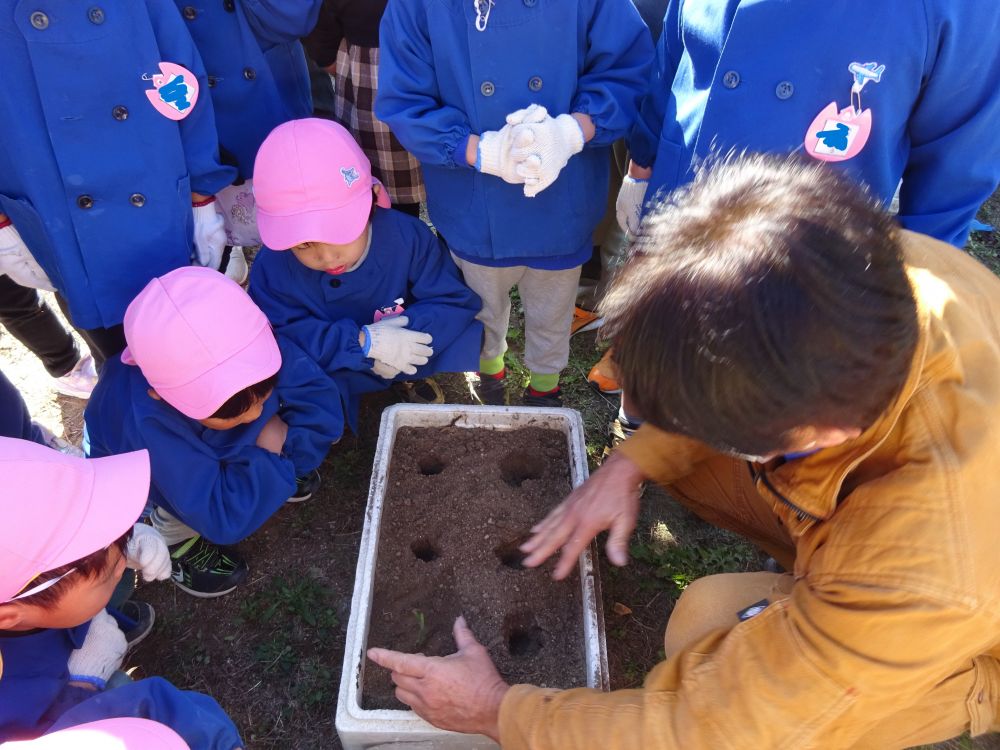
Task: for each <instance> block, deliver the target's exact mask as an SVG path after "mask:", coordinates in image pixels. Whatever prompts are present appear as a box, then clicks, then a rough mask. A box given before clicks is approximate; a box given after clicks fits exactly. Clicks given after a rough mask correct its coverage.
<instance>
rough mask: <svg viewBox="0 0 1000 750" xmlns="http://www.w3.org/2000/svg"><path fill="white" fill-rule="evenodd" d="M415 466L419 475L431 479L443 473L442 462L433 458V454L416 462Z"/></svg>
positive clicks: (435, 457)
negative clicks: (418, 469) (417, 467)
mask: <svg viewBox="0 0 1000 750" xmlns="http://www.w3.org/2000/svg"><path fill="white" fill-rule="evenodd" d="M417 466H419V467H420V473H421V474H423V475H424V476H425V477H432V476H434V475H435V474H440V473H441V472H442V471H444V461H442V460H441V459H440V458H438V457H437V456H435V455H434V454H433V453H432V454H431V455H429V456H424V457H423V458H421V459H420V460H419V461H418V462H417Z"/></svg>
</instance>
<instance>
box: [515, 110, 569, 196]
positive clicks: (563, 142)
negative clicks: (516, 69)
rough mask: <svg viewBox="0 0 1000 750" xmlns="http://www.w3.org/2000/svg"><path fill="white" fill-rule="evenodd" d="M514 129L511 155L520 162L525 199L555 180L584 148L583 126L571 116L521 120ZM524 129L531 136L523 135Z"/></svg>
mask: <svg viewBox="0 0 1000 750" xmlns="http://www.w3.org/2000/svg"><path fill="white" fill-rule="evenodd" d="M540 109H544V107H541V108H540ZM515 131H516V132H515V135H514V147H513V148H512V149H511V158H512V159H513V160H514V161H515V162H516V163H517V164H519V165H520V166H519V167H518V170H517V171H518V173H519V174H520V175H521V176H522V177H523V178H524V195H525V197H527V198H534V197H535V196H536V195H538V194H539V193H540V192H542V191H543V190H545V188H547V187H548V186H549V185H551V184H552V183H553V182H555V181H556V178H557V177H558V176H559V173H560V172H562V169H563V167H565V166H566V164H567V162H569V159H570V157H571V156H573V155H574V154H578V153H580V152H581V151H583V128H581V127H580V123H578V122H577V121H576V118H574V117H573V116H572V115H559V116H558V117H548V116H546V118H545V119H544V120H543V121H542V122H524V123H522V124H521V125H519V126H517V127H516V128H515ZM525 132H529V133H531V136H530V139H527V140H526V139H525V138H524V136H523V133H525Z"/></svg>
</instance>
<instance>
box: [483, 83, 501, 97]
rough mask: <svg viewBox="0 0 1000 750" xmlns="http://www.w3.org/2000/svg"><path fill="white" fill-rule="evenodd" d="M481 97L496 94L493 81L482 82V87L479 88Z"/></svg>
mask: <svg viewBox="0 0 1000 750" xmlns="http://www.w3.org/2000/svg"><path fill="white" fill-rule="evenodd" d="M479 90H480V91H481V92H482V94H483V96H493V94H494V92H496V90H497V87H496V86H494V85H493V81H483V85H482V86H480V87H479Z"/></svg>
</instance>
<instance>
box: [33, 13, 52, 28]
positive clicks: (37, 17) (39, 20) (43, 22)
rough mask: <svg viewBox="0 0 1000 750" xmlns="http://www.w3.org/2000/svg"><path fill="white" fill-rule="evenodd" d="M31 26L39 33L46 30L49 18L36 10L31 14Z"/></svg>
mask: <svg viewBox="0 0 1000 750" xmlns="http://www.w3.org/2000/svg"><path fill="white" fill-rule="evenodd" d="M31 25H32V26H34V27H35V28H36V29H38V30H39V31H42V30H43V29H47V28H48V27H49V17H48V16H47V15H45V14H44V13H42V12H41V11H40V10H36V11H35V12H34V13H32V14H31Z"/></svg>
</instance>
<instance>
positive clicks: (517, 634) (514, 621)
mask: <svg viewBox="0 0 1000 750" xmlns="http://www.w3.org/2000/svg"><path fill="white" fill-rule="evenodd" d="M503 635H504V639H505V640H506V641H507V651H508V652H509V653H510V655H511V656H516V657H525V656H535V655H536V654H537V653H538V652H539V651H541V650H542V646H544V645H545V643H544V642H543V638H542V636H543V633H542V629H541V628H540V627H538V623H536V622H535V617H534V615H532V614H531V613H530V612H524V611H521V612H514V613H513V614H509V615H507V617H506V618H504V621H503Z"/></svg>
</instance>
